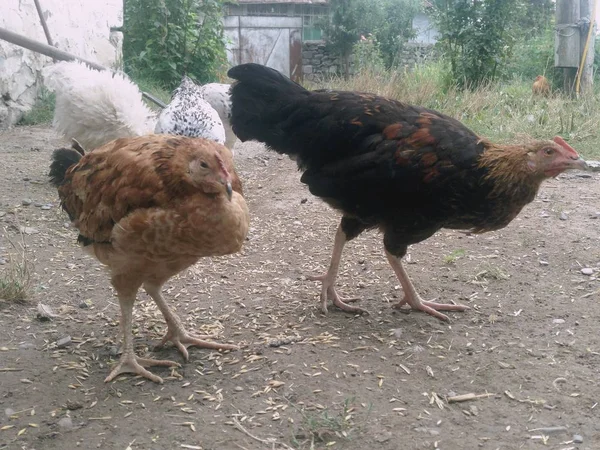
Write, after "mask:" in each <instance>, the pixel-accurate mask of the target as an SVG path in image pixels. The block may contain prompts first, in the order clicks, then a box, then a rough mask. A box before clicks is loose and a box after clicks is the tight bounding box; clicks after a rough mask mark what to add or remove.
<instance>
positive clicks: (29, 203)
mask: <svg viewBox="0 0 600 450" xmlns="http://www.w3.org/2000/svg"><path fill="white" fill-rule="evenodd" d="M32 203H33V201H32V200H30V199H28V198H24V199H23V200H22V201H21V204H22V205H23V206H29V205H31V204H32Z"/></svg>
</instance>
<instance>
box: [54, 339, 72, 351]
mask: <svg viewBox="0 0 600 450" xmlns="http://www.w3.org/2000/svg"><path fill="white" fill-rule="evenodd" d="M68 345H71V336H65V337H64V338H60V339H59V340H58V341H56V347H57V348H65V347H66V346H68Z"/></svg>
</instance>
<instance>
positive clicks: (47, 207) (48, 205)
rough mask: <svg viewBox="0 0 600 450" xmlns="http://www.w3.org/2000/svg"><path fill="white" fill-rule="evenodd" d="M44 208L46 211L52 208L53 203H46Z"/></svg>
mask: <svg viewBox="0 0 600 450" xmlns="http://www.w3.org/2000/svg"><path fill="white" fill-rule="evenodd" d="M42 209H43V210H45V211H48V210H49V209H52V205H51V204H49V203H48V204H46V205H42Z"/></svg>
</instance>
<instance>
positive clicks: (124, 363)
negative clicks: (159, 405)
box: [104, 293, 179, 383]
mask: <svg viewBox="0 0 600 450" xmlns="http://www.w3.org/2000/svg"><path fill="white" fill-rule="evenodd" d="M134 302H135V293H134V294H133V295H129V296H124V295H119V304H120V305H121V331H122V332H123V354H122V355H121V359H119V362H118V363H117V365H116V366H115V368H114V369H113V370H112V371H111V372H110V374H109V375H108V376H107V377H106V379H105V380H104V382H106V383H108V382H109V381H112V380H114V379H115V377H117V376H119V375H121V374H123V373H134V374H137V375H141V376H142V377H144V378H148V379H149V380H151V381H154V382H155V383H162V382H163V380H162V378H161V377H159V376H158V375H154V374H153V373H151V372H149V371H148V370H146V369H145V368H144V367H151V366H178V365H179V364H177V363H176V362H174V361H165V360H155V359H147V358H139V357H137V356H135V353H134V351H133V338H132V333H131V316H132V311H133V304H134Z"/></svg>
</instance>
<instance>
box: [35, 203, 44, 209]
mask: <svg viewBox="0 0 600 450" xmlns="http://www.w3.org/2000/svg"><path fill="white" fill-rule="evenodd" d="M33 206H35V207H36V208H41V207H42V206H44V204H43V203H39V202H35V203H34V204H33Z"/></svg>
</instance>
